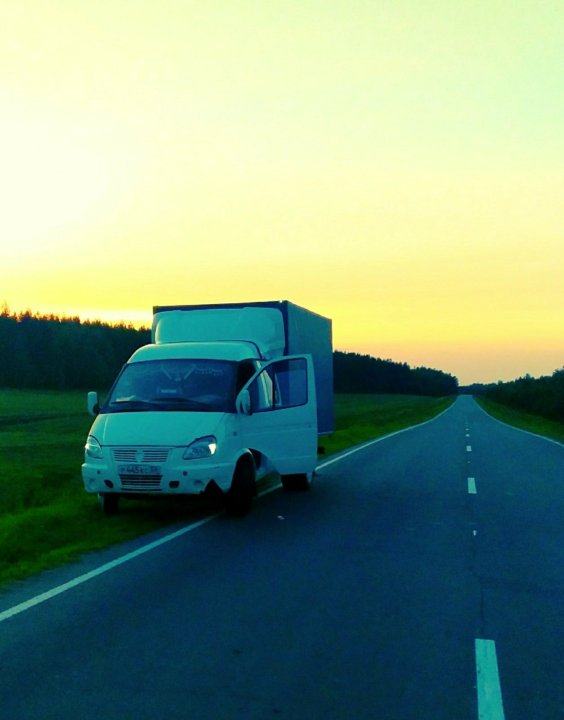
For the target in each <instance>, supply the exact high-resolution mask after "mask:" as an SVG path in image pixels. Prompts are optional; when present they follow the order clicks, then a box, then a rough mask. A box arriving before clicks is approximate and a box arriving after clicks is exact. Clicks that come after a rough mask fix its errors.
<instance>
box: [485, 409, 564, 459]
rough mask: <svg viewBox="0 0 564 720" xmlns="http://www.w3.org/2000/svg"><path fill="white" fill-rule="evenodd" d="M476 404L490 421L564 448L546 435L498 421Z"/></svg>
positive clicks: (563, 446)
mask: <svg viewBox="0 0 564 720" xmlns="http://www.w3.org/2000/svg"><path fill="white" fill-rule="evenodd" d="M472 400H474V398H472ZM474 402H475V403H476V405H477V406H478V409H479V410H481V411H482V412H483V413H484V415H487V417H489V418H490V420H495V422H498V423H499V424H500V425H505V427H508V428H511V429H512V430H518V431H519V432H522V433H525V434H526V435H532V436H533V437H536V438H540V439H541V440H546V441H547V442H549V443H552V444H553V445H558V446H559V447H561V448H564V443H561V442H558V440H553V439H552V438H549V437H546V435H539V434H538V433H534V432H531V431H530V430H523V428H520V427H517V426H516V425H510V424H509V423H506V422H503V420H498V419H497V418H496V417H494V416H493V415H490V414H489V412H486V411H485V410H484V408H483V407H482V406H481V405H479V404H478V403H477V402H476V400H474Z"/></svg>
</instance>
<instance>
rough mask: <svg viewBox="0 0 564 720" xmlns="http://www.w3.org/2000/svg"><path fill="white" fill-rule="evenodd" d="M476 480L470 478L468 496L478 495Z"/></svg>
mask: <svg viewBox="0 0 564 720" xmlns="http://www.w3.org/2000/svg"><path fill="white" fill-rule="evenodd" d="M476 493H477V491H476V478H473V477H469V478H468V494H469V495H476Z"/></svg>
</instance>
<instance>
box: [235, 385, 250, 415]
mask: <svg viewBox="0 0 564 720" xmlns="http://www.w3.org/2000/svg"><path fill="white" fill-rule="evenodd" d="M236 407H237V412H238V413H241V414H242V415H252V414H253V408H252V404H251V394H250V393H249V391H248V390H241V392H240V393H239V396H238V397H237V402H236Z"/></svg>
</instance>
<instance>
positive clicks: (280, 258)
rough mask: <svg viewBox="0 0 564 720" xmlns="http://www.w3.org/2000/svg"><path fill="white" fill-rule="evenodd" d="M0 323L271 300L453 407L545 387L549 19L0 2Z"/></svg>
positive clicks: (142, 315) (447, 4)
mask: <svg viewBox="0 0 564 720" xmlns="http://www.w3.org/2000/svg"><path fill="white" fill-rule="evenodd" d="M0 203H1V212H0V248H1V255H0V303H7V304H8V306H9V307H10V309H12V310H21V309H25V308H30V309H32V310H37V311H42V312H58V313H66V314H73V315H74V314H79V315H81V316H83V317H99V318H102V319H112V320H126V321H129V320H131V321H135V322H138V321H144V322H145V323H147V324H149V323H150V320H151V309H152V306H153V305H155V304H161V305H162V304H172V303H185V304H190V303H207V302H236V301H246V300H273V299H289V300H292V301H293V302H295V303H298V304H300V305H303V306H305V307H307V308H310V309H312V310H314V311H316V312H319V313H321V314H323V315H327V316H329V317H331V318H332V319H333V333H334V345H335V348H336V349H340V350H350V351H356V352H361V353H368V354H371V355H374V356H377V357H384V358H391V359H393V360H397V361H402V362H403V361H405V362H408V363H409V364H410V365H415V366H416V365H426V366H429V367H435V368H438V369H441V370H445V371H447V372H450V373H452V374H454V375H457V376H458V378H459V380H460V382H461V383H463V384H465V383H470V382H475V381H482V382H490V381H496V380H498V379H512V378H515V377H518V376H520V375H524V374H525V373H531V374H532V375H540V374H550V373H552V372H553V371H554V370H555V369H557V368H559V367H562V366H563V365H564V3H562V1H561V0H554V1H552V0H546V1H543V0H535V1H531V2H529V1H527V0H514V1H513V2H507V0H473V1H469V0H433V1H432V2H430V1H427V0H381V1H378V0H372V1H369V0H364V1H361V0H332V1H328V0H324V1H323V2H322V1H321V0H296V1H295V2H294V1H293V0H284V1H282V0H261V1H260V2H259V1H258V0H254V1H252V2H251V1H244V0H210V1H209V2H202V1H201V0H200V1H199V2H190V1H189V0H161V1H160V2H154V0H150V1H149V0H96V2H93V1H92V0H2V2H1V3H0Z"/></svg>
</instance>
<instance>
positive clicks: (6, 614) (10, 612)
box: [0, 402, 456, 622]
mask: <svg viewBox="0 0 564 720" xmlns="http://www.w3.org/2000/svg"><path fill="white" fill-rule="evenodd" d="M455 404H456V403H455V402H454V403H452V404H451V405H449V406H448V407H447V408H446V409H445V410H443V411H442V413H439V414H438V415H435V416H434V417H432V418H431V419H430V420H425V422H422V423H419V424H417V425H411V426H410V427H407V428H403V430H397V431H396V432H393V433H390V434H389V435H382V437H379V438H376V440H369V441H368V442H366V443H363V444H362V445H359V446H358V447H355V448H353V449H352V450H349V451H348V452H344V453H343V454H342V455H338V456H337V457H336V458H333V459H332V460H327V461H326V462H324V463H321V465H318V466H317V468H316V469H317V470H321V469H322V468H324V467H327V466H328V465H332V464H333V463H336V462H339V461H340V460H344V458H346V457H349V455H353V454H354V453H356V452H359V450H364V448H367V447H370V445H374V444H375V443H378V442H382V441H383V440H387V439H388V438H391V437H394V436H395V435H400V434H401V433H404V432H408V431H409V430H414V429H415V428H418V427H421V426H422V425H427V424H428V423H430V422H433V421H434V420H437V419H438V418H440V417H441V415H444V414H445V413H446V412H448V411H449V410H450V409H451V408H452V407H454V405H455ZM281 487H282V483H277V484H276V485H274V486H272V487H270V488H267V489H266V490H263V491H262V492H260V493H259V494H258V497H262V496H263V495H268V494H269V493H271V492H274V490H278V489H279V488H281ZM217 517H219V514H216V515H210V516H209V517H206V518H203V520H198V522H195V523H192V524H191V525H187V526H186V527H184V528H181V529H180V530H177V531H176V532H173V533H170V534H169V535H165V536H164V537H162V538H160V539H159V540H155V541H154V542H152V543H149V544H148V545H143V546H142V547H140V548H138V549H137V550H134V551H133V552H130V553H127V555H122V556H121V557H119V558H116V559H115V560H112V561H111V562H109V563H105V564H104V565H101V566H100V567H98V568H95V569H94V570H91V571H90V572H87V573H84V574H83V575H79V576H78V577H76V578H74V579H73V580H69V581H68V582H66V583H63V585H58V586H57V587H54V588H52V589H51V590H47V591H46V592H44V593H41V594H40V595H36V596H35V597H32V598H30V599H29V600H26V601H25V602H22V603H19V604H18V605H14V606H13V607H11V608H8V609H7V610H4V611H3V612H0V622H3V621H4V620H8V619H9V618H12V617H14V615H19V614H20V613H22V612H25V611H26V610H29V609H30V608H32V607H35V606H36V605H39V604H41V603H43V602H45V601H46V600H50V599H51V598H54V597H56V596H57V595H60V594H61V593H64V592H66V591H67V590H71V589H72V588H74V587H76V586H77V585H82V583H85V582H87V581H88V580H92V578H95V577H97V576H98V575H103V574H104V573H106V572H108V571H109V570H112V569H113V568H115V567H118V566H119V565H123V564H124V563H126V562H129V561H130V560H133V559H134V558H136V557H139V555H143V554H144V553H146V552H149V551H150V550H154V549H155V548H157V547H159V546H161V545H164V544H165V543H168V542H170V541H171V540H176V538H178V537H180V536H181V535H185V534H186V533H189V532H191V531H192V530H195V529H196V528H199V527H200V526H202V525H205V524H206V523H209V522H211V521H212V520H215V519H216V518H217Z"/></svg>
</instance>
